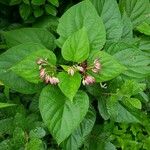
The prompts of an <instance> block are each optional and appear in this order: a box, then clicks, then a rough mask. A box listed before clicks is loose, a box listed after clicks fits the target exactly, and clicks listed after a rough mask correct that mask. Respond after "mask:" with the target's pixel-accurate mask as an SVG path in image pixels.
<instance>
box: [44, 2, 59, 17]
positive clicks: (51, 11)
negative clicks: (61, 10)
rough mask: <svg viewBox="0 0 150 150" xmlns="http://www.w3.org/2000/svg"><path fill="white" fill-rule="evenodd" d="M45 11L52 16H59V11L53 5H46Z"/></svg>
mask: <svg viewBox="0 0 150 150" xmlns="http://www.w3.org/2000/svg"><path fill="white" fill-rule="evenodd" d="M45 10H46V12H47V13H48V14H50V15H53V16H56V14H57V9H56V8H55V7H54V6H52V5H49V4H46V5H45Z"/></svg>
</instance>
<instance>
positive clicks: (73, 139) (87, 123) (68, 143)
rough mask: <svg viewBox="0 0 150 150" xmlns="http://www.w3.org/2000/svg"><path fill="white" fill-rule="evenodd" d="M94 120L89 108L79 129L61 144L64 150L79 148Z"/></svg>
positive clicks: (94, 115)
mask: <svg viewBox="0 0 150 150" xmlns="http://www.w3.org/2000/svg"><path fill="white" fill-rule="evenodd" d="M95 120H96V114H95V111H94V109H93V108H90V109H89V111H88V113H87V114H86V116H85V118H84V120H83V121H82V122H81V123H80V125H79V127H78V128H77V129H76V130H75V131H74V132H73V133H72V134H71V135H70V136H69V137H68V138H67V139H66V140H65V141H64V142H63V143H62V147H63V149H65V150H77V149H78V148H80V147H81V145H82V144H83V142H84V141H85V140H86V139H87V136H88V135H89V133H90V132H91V130H92V128H93V126H94V123H95Z"/></svg>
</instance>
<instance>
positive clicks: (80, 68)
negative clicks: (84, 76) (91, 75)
mask: <svg viewBox="0 0 150 150" xmlns="http://www.w3.org/2000/svg"><path fill="white" fill-rule="evenodd" d="M76 68H77V70H79V71H80V72H84V71H85V70H84V68H83V67H81V66H77V67H76Z"/></svg>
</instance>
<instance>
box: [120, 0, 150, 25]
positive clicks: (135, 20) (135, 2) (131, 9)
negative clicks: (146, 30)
mask: <svg viewBox="0 0 150 150" xmlns="http://www.w3.org/2000/svg"><path fill="white" fill-rule="evenodd" d="M120 6H121V9H122V10H125V11H126V13H127V15H128V16H129V17H130V19H131V21H132V24H133V27H136V26H137V25H139V24H140V23H142V22H143V21H144V20H145V19H146V17H147V15H148V10H149V0H142V1H141V0H120Z"/></svg>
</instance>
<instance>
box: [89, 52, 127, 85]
mask: <svg viewBox="0 0 150 150" xmlns="http://www.w3.org/2000/svg"><path fill="white" fill-rule="evenodd" d="M95 59H99V61H100V63H101V70H100V72H99V73H93V72H92V71H90V70H89V74H91V75H92V76H93V77H95V78H96V81H97V82H103V81H107V80H110V79H113V78H115V77H117V76H118V75H119V74H121V73H122V72H124V71H125V70H126V68H125V67H124V66H123V65H120V64H119V63H118V62H117V61H116V60H115V59H114V58H113V57H112V56H111V55H109V54H108V53H106V52H104V51H95V52H93V53H91V54H90V57H89V58H88V66H92V65H93V63H94V60H95Z"/></svg>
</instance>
